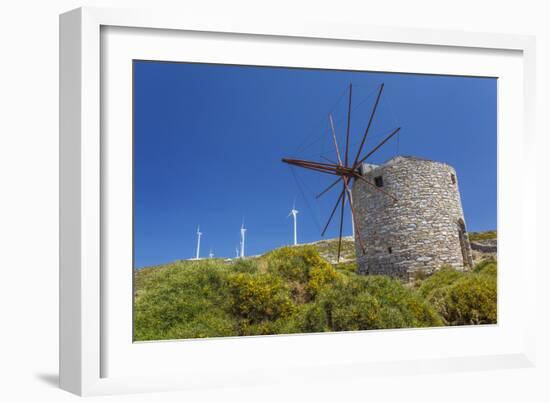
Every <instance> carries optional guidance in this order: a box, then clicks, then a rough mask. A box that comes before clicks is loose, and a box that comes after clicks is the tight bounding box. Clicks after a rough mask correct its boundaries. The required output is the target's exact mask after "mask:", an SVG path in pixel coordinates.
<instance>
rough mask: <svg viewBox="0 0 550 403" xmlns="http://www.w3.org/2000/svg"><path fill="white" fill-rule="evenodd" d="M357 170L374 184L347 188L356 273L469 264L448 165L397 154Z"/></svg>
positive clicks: (406, 274) (408, 274) (406, 275)
mask: <svg viewBox="0 0 550 403" xmlns="http://www.w3.org/2000/svg"><path fill="white" fill-rule="evenodd" d="M362 174H363V177H364V178H365V179H366V180H367V181H369V182H371V183H372V184H375V185H374V186H371V185H369V184H367V183H365V182H364V181H361V180H356V181H354V185H353V189H352V195H353V202H354V208H355V212H356V220H357V222H356V228H355V233H356V242H355V245H356V250H357V256H358V258H357V263H358V271H359V272H360V273H363V274H384V275H390V276H393V277H400V278H403V279H406V280H410V279H412V278H414V276H415V274H416V273H418V272H423V273H426V274H429V273H432V272H434V271H436V270H438V269H439V268H441V267H442V266H452V267H454V268H456V269H458V270H464V269H466V268H468V267H471V266H472V253H471V249H470V244H469V241H468V237H467V234H466V226H465V222H464V214H463V211H462V204H461V201H460V193H459V189H458V178H457V176H456V172H455V170H454V169H453V168H452V167H451V166H449V165H447V164H444V163H441V162H435V161H430V160H425V159H421V158H415V157H403V156H399V157H395V158H393V159H391V160H389V161H387V162H386V163H384V164H383V165H379V166H377V165H370V164H364V165H363V166H362ZM376 186H378V187H379V188H380V189H381V190H385V191H387V192H389V193H391V194H393V195H395V196H396V197H397V199H398V200H397V201H395V200H393V199H392V198H391V197H389V196H387V195H385V194H383V193H382V192H380V191H378V190H377V189H375V187H376ZM358 235H360V236H361V241H362V242H363V245H364V247H365V249H366V254H364V255H363V253H362V248H361V244H360V242H359V239H357V238H358Z"/></svg>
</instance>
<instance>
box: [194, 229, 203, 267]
mask: <svg viewBox="0 0 550 403" xmlns="http://www.w3.org/2000/svg"><path fill="white" fill-rule="evenodd" d="M201 235H202V232H201V227H200V226H198V227H197V256H196V257H195V259H197V260H198V259H199V254H200V250H201Z"/></svg>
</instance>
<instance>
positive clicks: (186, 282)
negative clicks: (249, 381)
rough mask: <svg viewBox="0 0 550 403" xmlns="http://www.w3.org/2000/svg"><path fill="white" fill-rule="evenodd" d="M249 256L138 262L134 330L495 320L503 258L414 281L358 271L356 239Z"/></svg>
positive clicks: (237, 330)
mask: <svg viewBox="0 0 550 403" xmlns="http://www.w3.org/2000/svg"><path fill="white" fill-rule="evenodd" d="M336 253H337V241H336V240H329V241H321V242H316V243H313V244H310V245H300V246H295V247H283V248H280V249H276V250H273V251H271V252H268V253H266V254H264V255H262V256H258V257H253V258H246V259H233V260H231V259H227V260H224V259H205V260H199V261H196V260H187V261H184V260H182V261H177V262H173V263H170V264H166V265H159V266H155V267H149V268H144V269H142V270H139V271H136V272H135V281H134V289H135V295H134V303H135V321H134V326H135V332H134V334H135V339H136V340H137V341H139V340H162V339H178V338H199V337H220V336H246V335H261V334H288V333H304V332H327V331H345V330H367V329H392V328H411V327H433V326H445V325H464V324H489V323H496V276H497V273H496V272H497V266H496V261H494V260H493V259H486V260H484V261H482V262H480V263H478V264H477V266H476V268H475V269H474V270H472V271H471V272H468V273H464V272H457V271H454V270H452V269H448V268H447V269H442V270H440V271H439V272H438V273H436V274H434V275H432V276H431V277H429V278H427V279H418V280H417V281H416V282H414V283H413V284H403V283H402V282H400V281H399V280H395V279H391V278H389V277H385V276H362V275H358V274H356V273H355V263H354V261H353V253H354V248H353V241H352V240H351V239H349V238H347V239H345V240H344V242H343V256H344V258H345V261H344V262H342V263H340V264H334V261H335V257H336Z"/></svg>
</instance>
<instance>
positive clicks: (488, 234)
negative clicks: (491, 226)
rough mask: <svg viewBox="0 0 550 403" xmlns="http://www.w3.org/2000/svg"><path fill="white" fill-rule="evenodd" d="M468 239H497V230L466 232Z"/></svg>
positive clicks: (475, 240)
mask: <svg viewBox="0 0 550 403" xmlns="http://www.w3.org/2000/svg"><path fill="white" fill-rule="evenodd" d="M468 239H470V242H477V241H486V240H489V239H497V232H496V231H485V232H470V233H468Z"/></svg>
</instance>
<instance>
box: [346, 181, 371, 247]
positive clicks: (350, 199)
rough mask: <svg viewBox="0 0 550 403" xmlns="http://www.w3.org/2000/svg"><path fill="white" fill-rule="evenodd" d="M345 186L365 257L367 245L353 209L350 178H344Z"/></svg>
mask: <svg viewBox="0 0 550 403" xmlns="http://www.w3.org/2000/svg"><path fill="white" fill-rule="evenodd" d="M344 186H345V187H346V190H347V192H348V203H349V208H350V210H351V218H352V220H353V224H354V225H355V231H356V234H357V239H359V245H360V246H361V250H362V251H363V255H364V254H365V253H366V249H365V245H364V244H363V239H362V238H361V232H360V231H359V225H357V224H358V222H357V216H356V215H355V209H354V208H353V200H352V198H351V189H350V188H349V184H348V178H344Z"/></svg>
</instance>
